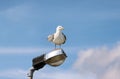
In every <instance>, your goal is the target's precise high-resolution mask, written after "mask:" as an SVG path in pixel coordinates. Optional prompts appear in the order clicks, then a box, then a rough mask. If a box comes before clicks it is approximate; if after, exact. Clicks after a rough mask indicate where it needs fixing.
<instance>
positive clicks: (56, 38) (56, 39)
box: [48, 26, 66, 48]
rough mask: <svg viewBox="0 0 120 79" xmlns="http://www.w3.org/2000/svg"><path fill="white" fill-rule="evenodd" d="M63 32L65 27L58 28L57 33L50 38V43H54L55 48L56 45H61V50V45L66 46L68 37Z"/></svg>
mask: <svg viewBox="0 0 120 79" xmlns="http://www.w3.org/2000/svg"><path fill="white" fill-rule="evenodd" d="M62 30H64V28H63V26H58V27H57V28H56V32H55V33H54V34H51V35H49V36H48V41H50V42H52V43H54V44H55V48H56V45H59V46H60V48H61V44H64V43H65V42H66V36H65V35H64V33H62Z"/></svg>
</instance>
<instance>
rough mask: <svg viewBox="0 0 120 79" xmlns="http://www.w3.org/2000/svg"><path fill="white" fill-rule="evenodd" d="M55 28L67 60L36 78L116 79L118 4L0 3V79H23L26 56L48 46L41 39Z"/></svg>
mask: <svg viewBox="0 0 120 79" xmlns="http://www.w3.org/2000/svg"><path fill="white" fill-rule="evenodd" d="M58 25H62V26H63V27H64V29H65V30H64V31H63V32H64V33H65V34H66V36H67V42H66V43H65V44H64V45H63V46H62V48H63V49H64V51H65V52H66V54H67V55H68V58H67V60H66V61H65V63H64V64H63V65H61V66H59V67H56V68H54V67H50V66H46V67H45V68H43V69H42V70H40V71H38V72H37V73H35V74H36V75H35V77H36V78H42V79H48V78H52V79H60V78H61V76H63V77H65V78H66V76H67V78H69V79H73V78H75V79H120V76H119V75H118V74H120V64H119V62H118V61H119V60H120V54H119V52H120V42H119V41H120V1H119V0H74V1H73V0H60V1H56V0H46V1H45V0H44V1H43V0H1V1H0V62H1V64H0V78H2V79H21V78H22V79H25V78H26V73H27V72H28V69H29V68H30V67H31V65H32V62H31V61H32V58H34V57H36V56H38V55H41V54H43V53H47V52H49V51H51V50H52V49H53V48H54V45H53V44H52V43H50V42H48V41H47V36H48V35H49V34H52V33H54V32H55V29H56V27H57V26H58ZM106 58H107V59H106ZM88 59H89V60H88ZM98 62H100V63H98ZM103 64H104V65H103ZM100 69H101V70H100ZM54 74H56V76H54ZM111 74H112V76H111ZM6 75H7V76H6ZM18 77H19V78H18ZM63 79H64V78H63Z"/></svg>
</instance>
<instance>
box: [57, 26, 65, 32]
mask: <svg viewBox="0 0 120 79" xmlns="http://www.w3.org/2000/svg"><path fill="white" fill-rule="evenodd" d="M56 30H59V31H61V30H64V28H63V26H58V27H57V28H56Z"/></svg>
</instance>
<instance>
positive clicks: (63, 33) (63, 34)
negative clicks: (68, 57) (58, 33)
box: [62, 33, 67, 44]
mask: <svg viewBox="0 0 120 79" xmlns="http://www.w3.org/2000/svg"><path fill="white" fill-rule="evenodd" d="M62 35H63V36H64V39H65V40H64V42H63V44H64V43H65V42H66V40H67V38H66V36H65V34H64V33H62Z"/></svg>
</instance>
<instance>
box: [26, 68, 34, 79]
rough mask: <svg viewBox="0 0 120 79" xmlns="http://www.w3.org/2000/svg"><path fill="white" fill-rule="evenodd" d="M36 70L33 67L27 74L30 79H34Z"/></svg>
mask: <svg viewBox="0 0 120 79" xmlns="http://www.w3.org/2000/svg"><path fill="white" fill-rule="evenodd" d="M34 71H35V69H34V68H33V67H32V68H31V69H30V71H29V73H28V74H27V75H28V77H29V79H33V73H34Z"/></svg>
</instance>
